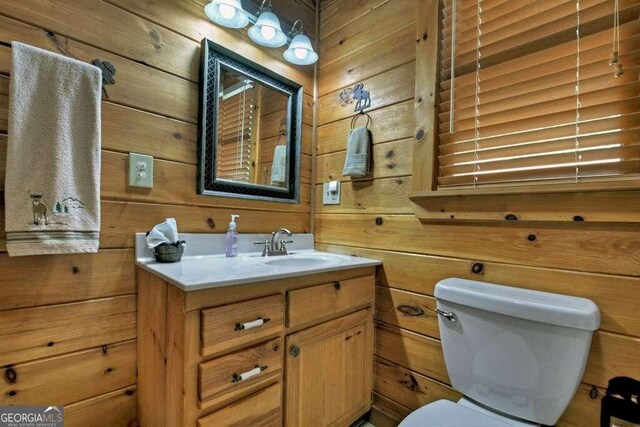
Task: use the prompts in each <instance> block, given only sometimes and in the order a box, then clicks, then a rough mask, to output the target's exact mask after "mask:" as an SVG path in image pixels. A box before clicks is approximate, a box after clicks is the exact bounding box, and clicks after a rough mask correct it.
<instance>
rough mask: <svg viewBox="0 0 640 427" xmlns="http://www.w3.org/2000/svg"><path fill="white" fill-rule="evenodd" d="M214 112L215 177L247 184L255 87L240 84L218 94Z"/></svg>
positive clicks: (243, 83)
mask: <svg viewBox="0 0 640 427" xmlns="http://www.w3.org/2000/svg"><path fill="white" fill-rule="evenodd" d="M219 105H220V108H219V113H218V142H217V150H218V152H217V157H216V163H217V164H216V168H217V176H218V177H219V178H222V179H231V180H234V181H249V178H250V172H251V146H252V141H253V140H252V134H253V131H254V107H255V87H254V85H253V84H251V83H245V82H241V83H239V84H236V85H235V87H234V86H232V87H230V88H227V89H225V90H224V91H222V93H221V95H220V104H219Z"/></svg>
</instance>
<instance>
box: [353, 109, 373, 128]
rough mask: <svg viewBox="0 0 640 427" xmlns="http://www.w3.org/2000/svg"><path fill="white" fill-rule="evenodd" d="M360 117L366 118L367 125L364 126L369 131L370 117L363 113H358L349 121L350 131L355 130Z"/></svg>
mask: <svg viewBox="0 0 640 427" xmlns="http://www.w3.org/2000/svg"><path fill="white" fill-rule="evenodd" d="M362 116H366V117H367V123H366V124H365V125H364V126H365V127H366V128H367V129H369V125H370V124H371V121H372V119H371V116H370V115H369V113H365V112H364V111H360V112H359V113H358V114H356V115H355V116H353V118H352V119H351V129H354V128H355V125H356V123H357V122H358V119H359V118H360V117H362Z"/></svg>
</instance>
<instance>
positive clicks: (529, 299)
mask: <svg viewBox="0 0 640 427" xmlns="http://www.w3.org/2000/svg"><path fill="white" fill-rule="evenodd" d="M435 296H436V299H438V300H443V301H450V302H453V303H456V304H461V305H465V306H468V307H474V308H477V309H480V310H485V311H490V312H493V313H498V314H504V315H506V316H511V317H517V318H520V319H525V320H531V321H535V322H542V323H547V324H551V325H558V326H566V327H569V328H575V329H584V330H589V331H595V330H596V329H598V328H599V327H600V311H599V310H598V306H596V305H595V304H594V302H593V301H591V300H588V299H586V298H578V297H573V296H569V295H560V294H552V293H549V292H540V291H532V290H529V289H522V288H514V287H511V286H503V285H496V284H493V283H484V282H477V281H474V280H466V279H459V278H455V277H453V278H448V279H444V280H441V281H440V282H438V284H437V285H436V289H435Z"/></svg>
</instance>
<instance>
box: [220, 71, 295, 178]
mask: <svg viewBox="0 0 640 427" xmlns="http://www.w3.org/2000/svg"><path fill="white" fill-rule="evenodd" d="M219 85H220V86H219V91H218V93H219V99H218V106H219V108H218V134H217V138H216V178H217V179H222V180H228V181H234V182H244V183H252V184H260V185H264V186H269V187H279V188H286V187H287V186H288V185H289V182H288V179H289V176H290V174H289V166H288V165H289V164H290V162H289V159H288V155H289V151H290V150H288V149H287V141H289V140H290V138H289V129H288V111H289V95H288V94H284V93H282V92H279V91H277V90H275V89H273V88H271V87H268V86H266V85H263V84H261V83H260V82H257V81H255V80H253V79H252V78H250V77H247V76H245V75H243V74H240V73H238V72H237V71H235V70H232V69H227V68H225V67H220V80H219Z"/></svg>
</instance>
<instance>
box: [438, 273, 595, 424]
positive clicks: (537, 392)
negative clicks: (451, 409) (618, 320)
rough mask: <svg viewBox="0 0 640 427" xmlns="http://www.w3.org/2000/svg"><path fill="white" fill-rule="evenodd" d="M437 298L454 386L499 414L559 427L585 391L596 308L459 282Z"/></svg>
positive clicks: (441, 289)
mask: <svg viewBox="0 0 640 427" xmlns="http://www.w3.org/2000/svg"><path fill="white" fill-rule="evenodd" d="M523 280H525V279H524V278H523ZM435 296H436V299H437V307H438V309H439V310H441V311H443V312H445V313H444V315H439V316H438V323H439V327H440V335H441V339H442V349H443V352H444V359H445V363H446V366H447V371H448V373H449V378H450V380H451V385H452V386H453V387H454V388H455V389H456V390H458V391H460V392H461V393H463V394H464V395H465V396H467V397H470V398H471V399H473V400H475V401H476V402H479V403H481V404H483V405H484V406H487V407H488V408H490V409H492V410H494V411H498V412H502V413H505V414H508V415H511V416H514V417H518V418H522V419H525V420H528V421H532V422H535V423H539V424H545V425H554V424H555V423H556V422H557V421H558V419H559V418H560V416H561V415H562V413H563V412H564V410H565V409H566V408H567V406H568V405H569V402H570V401H571V399H572V398H573V395H574V394H575V392H576V390H577V388H578V385H579V384H580V379H581V378H582V374H583V372H584V368H585V364H586V361H587V356H588V354H589V347H590V345H591V337H592V335H593V331H595V330H596V329H598V327H599V326H600V312H599V310H598V307H597V306H596V305H595V304H594V303H593V302H592V301H590V300H588V299H584V298H576V297H571V296H567V295H558V294H552V293H547V292H538V291H531V290H527V289H520V288H513V287H509V286H501V285H495V284H490V283H482V282H476V281H472V280H464V279H457V278H450V279H445V280H442V281H440V282H439V283H438V284H437V285H436V288H435ZM449 313H452V314H453V316H447V315H448V314H449Z"/></svg>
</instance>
